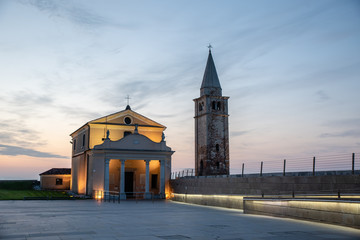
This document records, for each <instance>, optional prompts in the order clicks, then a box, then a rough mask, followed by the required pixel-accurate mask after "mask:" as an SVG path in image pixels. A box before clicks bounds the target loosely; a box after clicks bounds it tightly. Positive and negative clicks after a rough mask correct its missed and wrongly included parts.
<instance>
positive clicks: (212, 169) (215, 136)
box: [194, 46, 230, 176]
mask: <svg viewBox="0 0 360 240" xmlns="http://www.w3.org/2000/svg"><path fill="white" fill-rule="evenodd" d="M210 47H211V46H210ZM228 99H229V97H225V96H222V89H221V85H220V81H219V78H218V75H217V72H216V68H215V64H214V60H213V57H212V54H211V49H210V48H209V56H208V60H207V63H206V68H205V73H204V77H203V81H202V84H201V88H200V97H199V98H196V99H194V102H195V117H194V118H195V174H196V175H197V176H207V175H229V167H230V166H229V122H228V118H229V114H228Z"/></svg>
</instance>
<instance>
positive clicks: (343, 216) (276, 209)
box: [243, 198, 360, 228]
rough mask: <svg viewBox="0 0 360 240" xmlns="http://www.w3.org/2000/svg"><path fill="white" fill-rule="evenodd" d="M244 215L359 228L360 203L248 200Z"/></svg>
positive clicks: (313, 200) (245, 200)
mask: <svg viewBox="0 0 360 240" xmlns="http://www.w3.org/2000/svg"><path fill="white" fill-rule="evenodd" d="M243 207H244V213H248V214H260V215H270V216H276V217H289V218H296V219H304V220H310V221H319V222H326V223H332V224H338V225H344V226H348V227H354V228H360V202H359V201H344V200H321V199H256V198H254V199H248V198H244V206H243Z"/></svg>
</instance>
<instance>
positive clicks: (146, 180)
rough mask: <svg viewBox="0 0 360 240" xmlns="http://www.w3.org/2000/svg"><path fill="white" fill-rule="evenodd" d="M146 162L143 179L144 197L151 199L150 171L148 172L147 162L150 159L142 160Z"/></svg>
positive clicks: (148, 162)
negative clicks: (144, 177)
mask: <svg viewBox="0 0 360 240" xmlns="http://www.w3.org/2000/svg"><path fill="white" fill-rule="evenodd" d="M144 161H145V163H146V179H145V196H144V198H145V199H151V193H150V192H149V185H150V184H149V182H150V173H149V164H150V161H151V160H148V159H146V160H144Z"/></svg>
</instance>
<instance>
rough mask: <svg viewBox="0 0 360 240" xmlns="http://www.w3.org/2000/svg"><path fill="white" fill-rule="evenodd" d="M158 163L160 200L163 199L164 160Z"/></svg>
mask: <svg viewBox="0 0 360 240" xmlns="http://www.w3.org/2000/svg"><path fill="white" fill-rule="evenodd" d="M159 161H160V198H165V163H166V162H165V160H159Z"/></svg>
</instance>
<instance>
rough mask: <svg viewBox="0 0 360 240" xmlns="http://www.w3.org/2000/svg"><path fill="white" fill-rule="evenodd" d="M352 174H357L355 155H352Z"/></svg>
mask: <svg viewBox="0 0 360 240" xmlns="http://www.w3.org/2000/svg"><path fill="white" fill-rule="evenodd" d="M351 172H352V174H355V153H353V154H352V166H351Z"/></svg>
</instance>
